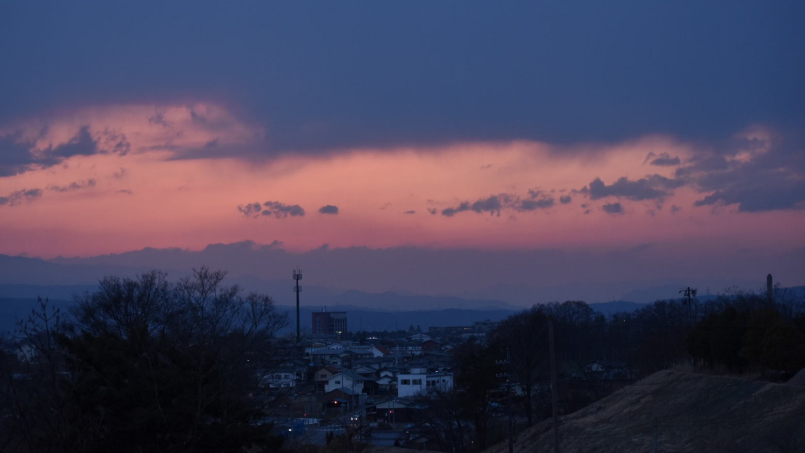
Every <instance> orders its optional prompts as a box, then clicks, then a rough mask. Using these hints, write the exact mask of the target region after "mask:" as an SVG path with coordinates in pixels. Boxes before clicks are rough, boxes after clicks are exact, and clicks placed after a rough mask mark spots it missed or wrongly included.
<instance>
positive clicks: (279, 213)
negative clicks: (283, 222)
mask: <svg viewBox="0 0 805 453" xmlns="http://www.w3.org/2000/svg"><path fill="white" fill-rule="evenodd" d="M238 211H240V213H241V214H243V215H244V216H246V217H255V218H256V217H259V216H267V217H269V216H273V217H275V218H277V219H284V218H286V217H288V216H291V217H303V216H304V215H305V210H304V209H303V208H302V207H301V206H299V205H298V204H294V205H288V204H285V203H280V202H279V201H266V202H265V203H263V204H260V203H257V202H254V203H247V204H245V205H239V206H238Z"/></svg>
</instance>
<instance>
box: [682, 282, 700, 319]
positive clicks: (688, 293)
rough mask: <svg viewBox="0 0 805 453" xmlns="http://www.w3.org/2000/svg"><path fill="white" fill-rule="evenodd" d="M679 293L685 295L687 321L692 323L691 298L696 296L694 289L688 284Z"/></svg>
mask: <svg viewBox="0 0 805 453" xmlns="http://www.w3.org/2000/svg"><path fill="white" fill-rule="evenodd" d="M679 293H680V294H684V295H685V303H687V304H688V323H689V324H690V325H693V315H692V313H693V298H694V297H696V290H695V289H691V288H690V286H688V287H687V288H685V289H683V290H680V291H679Z"/></svg>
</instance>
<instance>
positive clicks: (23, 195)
mask: <svg viewBox="0 0 805 453" xmlns="http://www.w3.org/2000/svg"><path fill="white" fill-rule="evenodd" d="M41 196H42V189H22V190H17V191H14V192H11V193H10V194H8V195H5V196H2V197H0V206H16V205H18V204H20V203H22V202H23V201H30V200H35V199H37V198H39V197H41Z"/></svg>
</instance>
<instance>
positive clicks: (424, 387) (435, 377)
mask: <svg viewBox="0 0 805 453" xmlns="http://www.w3.org/2000/svg"><path fill="white" fill-rule="evenodd" d="M452 388H453V374H452V373H444V372H435V373H424V372H419V373H409V374H398V375H397V396H398V397H405V396H415V395H418V394H420V393H428V392H434V391H442V392H445V391H448V390H451V389H452Z"/></svg>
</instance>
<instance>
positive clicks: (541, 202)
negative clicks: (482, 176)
mask: <svg viewBox="0 0 805 453" xmlns="http://www.w3.org/2000/svg"><path fill="white" fill-rule="evenodd" d="M554 204H555V199H554V198H553V197H550V196H547V195H545V194H543V193H542V192H541V191H539V190H535V189H531V190H529V191H528V196H527V198H520V197H519V196H517V195H512V194H507V193H501V194H497V195H490V196H489V197H486V198H481V199H479V200H476V201H474V202H472V203H470V202H469V201H463V202H461V203H459V204H458V206H451V207H449V208H446V209H442V215H443V216H445V217H453V216H454V215H456V214H458V213H460V212H465V211H473V212H476V213H478V214H481V213H487V212H488V213H489V214H490V215H494V216H498V217H500V213H501V211H503V210H504V209H511V210H514V211H517V212H528V211H535V210H537V209H547V208H550V207H552V206H553V205H554ZM429 211H430V210H429ZM433 213H434V211H431V214H433Z"/></svg>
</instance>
